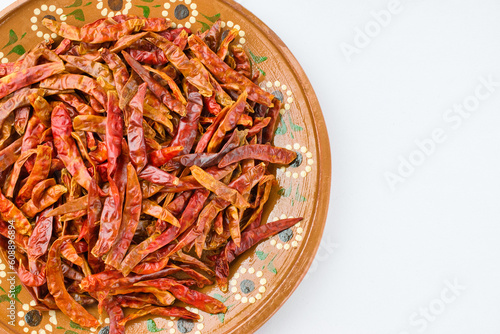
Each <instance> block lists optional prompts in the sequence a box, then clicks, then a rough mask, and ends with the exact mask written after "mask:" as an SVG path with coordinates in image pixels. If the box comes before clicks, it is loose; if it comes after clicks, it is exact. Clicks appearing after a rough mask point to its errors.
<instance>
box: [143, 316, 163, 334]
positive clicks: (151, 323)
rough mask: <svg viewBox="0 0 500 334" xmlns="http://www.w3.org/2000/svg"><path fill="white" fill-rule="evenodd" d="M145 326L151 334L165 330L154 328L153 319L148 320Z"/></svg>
mask: <svg viewBox="0 0 500 334" xmlns="http://www.w3.org/2000/svg"><path fill="white" fill-rule="evenodd" d="M147 326H148V331H150V332H151V333H158V332H161V331H163V330H165V328H158V327H156V322H155V321H154V320H153V319H148V322H147Z"/></svg>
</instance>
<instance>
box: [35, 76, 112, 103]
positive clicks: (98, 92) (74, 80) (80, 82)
mask: <svg viewBox="0 0 500 334" xmlns="http://www.w3.org/2000/svg"><path fill="white" fill-rule="evenodd" d="M40 87H41V88H49V89H60V90H63V89H78V90H80V91H82V92H84V93H86V94H88V95H90V96H92V97H94V98H95V99H96V100H97V101H99V103H100V104H101V105H102V106H105V105H106V104H107V101H106V93H105V92H104V89H103V88H102V87H101V86H100V85H99V84H98V83H97V81H95V80H94V79H92V78H90V77H87V76H85V75H80V74H57V75H53V76H51V77H50V78H47V79H44V80H43V81H41V82H40Z"/></svg>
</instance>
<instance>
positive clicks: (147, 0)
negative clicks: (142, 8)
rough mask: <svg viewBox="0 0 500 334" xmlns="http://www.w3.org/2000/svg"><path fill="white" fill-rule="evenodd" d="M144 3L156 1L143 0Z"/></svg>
mask: <svg viewBox="0 0 500 334" xmlns="http://www.w3.org/2000/svg"><path fill="white" fill-rule="evenodd" d="M141 1H143V2H153V1H154V0H141Z"/></svg>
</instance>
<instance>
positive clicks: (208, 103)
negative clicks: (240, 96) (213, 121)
mask: <svg viewBox="0 0 500 334" xmlns="http://www.w3.org/2000/svg"><path fill="white" fill-rule="evenodd" d="M203 104H204V106H205V107H206V109H207V111H208V112H209V113H211V114H212V115H215V116H217V115H218V114H219V113H220V112H221V110H222V108H221V107H220V105H219V104H218V103H217V101H216V100H215V93H214V94H212V96H209V97H205V96H204V97H203Z"/></svg>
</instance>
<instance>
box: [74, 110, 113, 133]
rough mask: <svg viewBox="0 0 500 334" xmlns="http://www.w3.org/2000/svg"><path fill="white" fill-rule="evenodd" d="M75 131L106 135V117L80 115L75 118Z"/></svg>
mask: <svg viewBox="0 0 500 334" xmlns="http://www.w3.org/2000/svg"><path fill="white" fill-rule="evenodd" d="M73 129H74V130H75V131H88V132H96V133H98V134H101V135H104V134H106V117H104V116H97V115H78V116H76V117H75V118H73Z"/></svg>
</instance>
